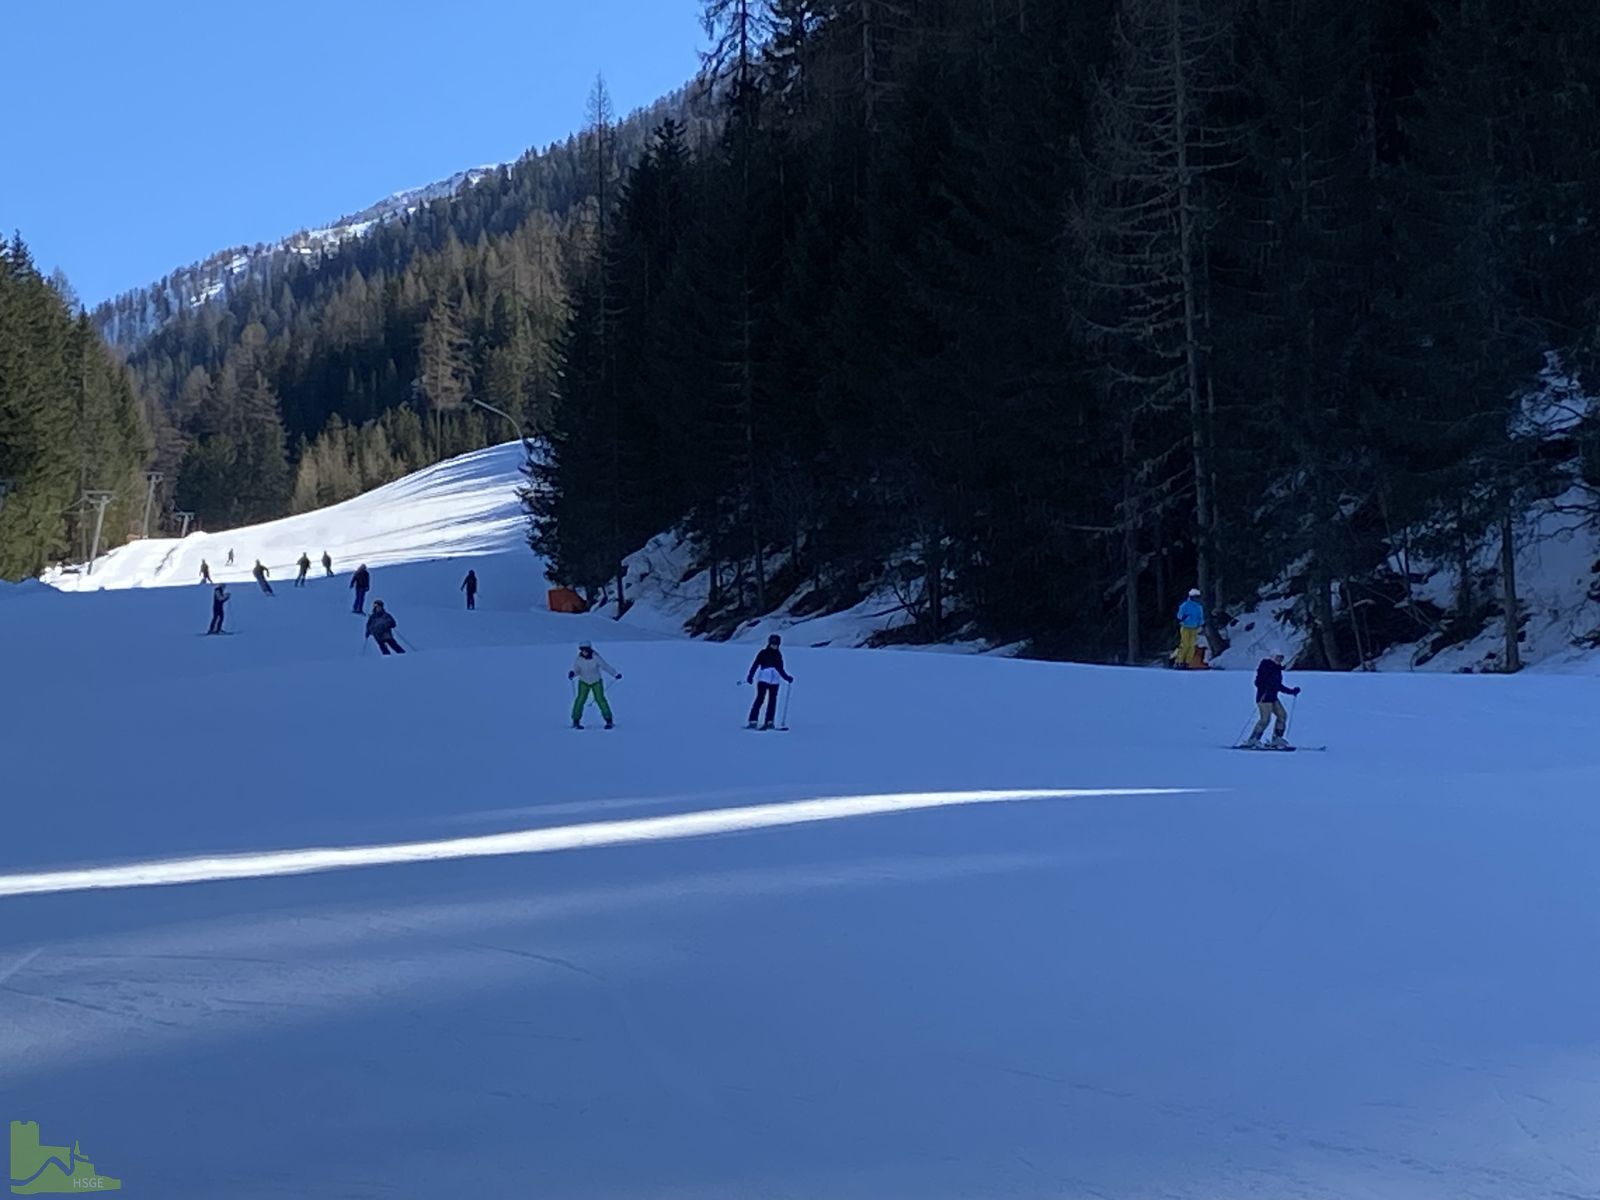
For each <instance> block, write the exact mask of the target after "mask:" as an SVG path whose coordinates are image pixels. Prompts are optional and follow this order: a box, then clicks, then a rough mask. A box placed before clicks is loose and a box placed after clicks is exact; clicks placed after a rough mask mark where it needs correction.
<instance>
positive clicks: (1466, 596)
mask: <svg viewBox="0 0 1600 1200" xmlns="http://www.w3.org/2000/svg"><path fill="white" fill-rule="evenodd" d="M1466 519H1467V518H1466V514H1465V513H1463V512H1462V511H1461V510H1460V509H1459V508H1457V510H1456V572H1457V574H1456V620H1457V621H1459V622H1461V624H1462V626H1463V627H1464V626H1466V624H1467V623H1468V622H1469V621H1471V620H1472V616H1473V603H1472V552H1471V548H1470V547H1469V546H1468V545H1467V531H1466Z"/></svg>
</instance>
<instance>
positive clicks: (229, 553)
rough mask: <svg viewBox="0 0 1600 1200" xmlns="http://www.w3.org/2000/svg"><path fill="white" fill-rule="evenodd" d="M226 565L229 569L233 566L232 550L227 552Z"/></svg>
mask: <svg viewBox="0 0 1600 1200" xmlns="http://www.w3.org/2000/svg"><path fill="white" fill-rule="evenodd" d="M227 565H228V566H230V567H231V566H233V551H232V550H229V551H228V562H227Z"/></svg>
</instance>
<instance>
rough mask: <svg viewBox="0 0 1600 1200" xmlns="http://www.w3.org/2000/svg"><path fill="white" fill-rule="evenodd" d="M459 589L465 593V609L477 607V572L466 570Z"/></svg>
mask: <svg viewBox="0 0 1600 1200" xmlns="http://www.w3.org/2000/svg"><path fill="white" fill-rule="evenodd" d="M461 590H462V591H464V592H466V594H467V609H468V610H469V611H470V610H472V609H474V608H477V607H478V573H477V572H476V571H468V572H467V577H466V578H465V579H463V580H462V581H461Z"/></svg>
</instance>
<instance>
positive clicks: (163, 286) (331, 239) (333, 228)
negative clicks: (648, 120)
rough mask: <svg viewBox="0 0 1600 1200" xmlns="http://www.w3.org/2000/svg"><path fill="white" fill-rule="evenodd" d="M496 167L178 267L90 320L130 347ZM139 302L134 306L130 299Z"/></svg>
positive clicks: (116, 341)
mask: <svg viewBox="0 0 1600 1200" xmlns="http://www.w3.org/2000/svg"><path fill="white" fill-rule="evenodd" d="M500 169H501V168H500V167H499V166H483V167H473V168H472V169H470V170H467V171H458V172H457V173H456V174H454V175H452V176H450V178H448V179H442V180H439V181H438V182H437V183H430V184H426V185H424V186H422V187H416V188H407V189H405V190H403V191H398V192H395V193H394V194H392V195H390V196H388V197H386V198H385V199H383V200H380V201H378V203H376V204H373V205H369V206H368V207H367V208H364V209H362V210H361V211H360V212H357V213H353V214H351V215H349V216H345V217H341V218H340V219H339V220H337V221H335V222H333V223H332V224H331V225H326V226H323V227H322V228H320V229H302V230H300V231H298V232H296V233H292V234H290V235H289V236H288V237H285V238H283V239H282V240H280V241H278V242H274V243H258V244H257V245H254V246H235V247H232V248H230V249H227V250H222V251H219V252H218V253H216V254H213V255H211V256H210V257H209V258H206V259H204V260H202V261H201V262H198V263H194V264H193V265H191V266H187V267H180V268H178V269H177V270H175V271H173V272H172V273H171V274H170V275H168V276H167V277H166V278H165V279H162V280H161V281H160V282H159V283H156V284H154V285H153V286H151V287H149V288H144V289H139V290H137V291H134V292H130V293H127V294H126V295H123V296H119V297H116V298H115V299H113V300H110V301H108V302H106V303H104V304H102V305H100V306H99V307H98V308H97V309H96V310H95V313H94V319H95V322H96V324H97V325H98V326H99V328H100V331H101V333H102V334H103V335H104V336H105V338H106V340H107V341H110V342H112V343H113V344H116V345H123V346H131V345H133V344H134V343H136V342H139V341H141V340H142V339H144V338H146V337H149V336H150V335H151V334H153V333H155V332H156V331H157V330H158V329H160V328H161V326H162V325H164V324H165V323H166V322H167V321H168V320H170V319H171V317H172V316H173V315H174V314H176V313H179V312H182V311H185V310H192V309H196V308H199V307H201V306H202V305H204V304H208V303H210V302H211V301H213V300H217V299H219V298H226V297H227V295H228V294H229V293H230V292H231V291H232V289H234V288H235V287H238V286H240V285H241V284H243V283H245V282H247V281H250V280H254V279H262V280H268V281H270V279H271V277H272V275H273V273H274V272H275V271H277V270H279V269H280V267H281V266H282V264H283V261H284V260H285V259H286V258H287V257H291V256H292V257H296V258H314V257H316V256H317V255H319V254H322V253H324V252H325V251H329V250H333V249H337V248H338V247H339V246H340V245H342V244H344V243H345V242H348V241H352V240H355V239H357V238H363V237H366V236H367V235H368V234H370V233H371V232H372V231H373V230H374V229H376V228H378V227H379V226H380V225H383V224H385V223H387V222H389V221H395V220H400V219H403V218H405V217H407V216H409V215H411V214H412V213H414V212H416V211H417V210H418V209H419V208H421V207H423V206H424V205H427V204H431V203H433V202H434V201H435V200H443V199H448V198H449V197H451V196H455V195H458V194H460V193H461V192H463V191H466V190H467V189H469V188H471V187H473V186H475V185H476V184H478V183H480V182H481V181H482V180H483V179H485V178H486V177H488V176H489V175H491V174H493V173H494V172H495V171H498V170H500ZM136 297H140V298H141V300H140V303H139V304H138V305H137V307H135V306H134V303H133V301H134V298H136Z"/></svg>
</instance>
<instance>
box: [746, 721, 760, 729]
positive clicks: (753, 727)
mask: <svg viewBox="0 0 1600 1200" xmlns="http://www.w3.org/2000/svg"><path fill="white" fill-rule="evenodd" d="M745 728H746V729H759V728H760V726H758V725H757V724H756V723H755V722H754V721H751V722H750V723H749V724H748V725H746V726H745Z"/></svg>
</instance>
